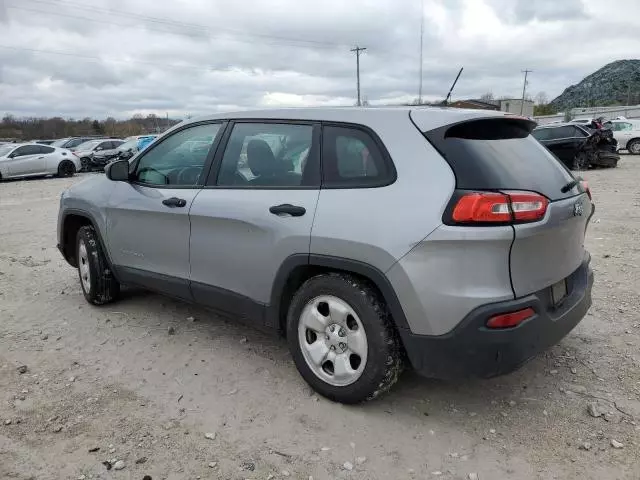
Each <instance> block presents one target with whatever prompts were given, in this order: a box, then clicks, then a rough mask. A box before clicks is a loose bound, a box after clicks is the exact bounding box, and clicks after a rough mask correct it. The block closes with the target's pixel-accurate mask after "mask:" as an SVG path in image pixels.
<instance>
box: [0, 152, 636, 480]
mask: <svg viewBox="0 0 640 480" xmlns="http://www.w3.org/2000/svg"><path fill="white" fill-rule="evenodd" d="M585 177H586V178H587V179H588V180H589V181H590V184H591V188H592V190H593V195H594V200H595V202H596V205H597V210H596V214H595V216H594V219H593V221H592V223H591V225H590V227H589V230H588V238H587V247H588V249H589V250H590V251H591V253H592V255H593V267H594V270H595V273H596V283H595V287H594V305H593V307H592V308H591V310H590V312H589V314H588V315H587V317H586V318H585V319H584V320H583V321H582V322H581V323H580V325H578V327H577V328H576V329H575V330H574V331H573V332H572V333H571V334H570V335H569V336H568V337H567V338H566V339H564V340H563V341H562V342H561V343H560V344H559V345H558V346H556V347H554V348H552V349H551V350H550V351H549V352H547V353H546V354H544V355H542V356H540V357H539V358H536V359H535V360H533V361H531V362H530V363H528V364H527V365H525V366H524V367H523V368H522V369H520V370H519V371H517V372H515V373H513V374H511V375H508V376H505V377H500V378H498V379H493V380H484V381H480V380H478V381H464V382H458V383H444V382H438V381H433V380H425V379H422V378H420V377H418V376H417V375H415V374H413V373H411V372H407V373H405V374H404V375H403V377H402V378H401V380H400V381H399V383H398V384H397V385H396V387H395V388H394V389H393V390H392V392H390V393H389V394H387V395H385V396H384V397H382V398H381V399H379V400H376V401H373V402H370V403H368V404H366V405H361V406H356V407H347V406H343V405H338V404H334V403H331V402H329V401H327V400H325V399H323V398H318V397H317V396H316V395H314V394H313V392H311V391H310V389H309V388H308V387H307V386H306V384H305V383H304V382H303V381H302V379H301V377H300V376H299V375H298V373H297V371H296V370H295V367H294V366H293V363H292V361H291V360H290V357H289V353H288V351H287V348H286V345H285V342H284V341H283V340H281V339H278V338H274V337H269V336H267V335H264V334H262V333H258V332H256V331H254V330H250V329H248V328H245V327H242V326H240V325H237V324H234V323H233V322H228V321H224V320H222V319H220V318H218V317H216V316H215V315H214V314H212V313H210V312H208V311H206V310H202V309H199V308H197V307H194V306H191V305H187V304H184V303H180V302H177V301H174V300H171V299H167V298H163V297H160V296H157V295H154V294H151V293H145V292H141V291H130V292H128V293H127V294H126V295H125V298H124V299H123V300H121V301H120V302H119V303H116V304H112V305H109V306H106V307H102V308H97V307H92V306H90V305H88V304H87V303H86V302H85V301H84V298H83V297H82V294H81V291H80V285H79V281H78V278H77V274H76V272H75V271H74V270H73V269H72V268H71V267H69V266H68V265H67V264H66V263H65V262H64V261H63V260H62V258H61V256H60V254H59V253H58V251H57V250H56V247H55V243H56V217H57V210H58V198H59V195H60V192H61V191H62V189H64V188H65V187H67V186H69V185H70V184H72V183H74V182H77V181H80V180H81V176H76V177H74V178H72V179H42V180H28V181H16V182H6V183H2V184H0V478H2V479H5V478H11V479H38V480H40V479H43V480H44V479H67V478H69V479H89V478H94V479H97V478H101V479H110V478H113V479H142V478H143V477H144V476H145V475H149V476H151V478H152V479H154V480H157V479H196V478H202V479H214V478H224V479H244V478H249V479H268V478H274V479H280V478H287V477H288V478H292V479H304V480H308V479H309V478H311V477H313V478H314V479H316V480H317V479H333V478H349V479H391V478H393V479H396V478H397V479H401V478H416V479H417V478H420V479H423V478H442V479H467V478H471V479H473V478H479V479H482V480H487V479H500V478H510V479H531V478H535V479H556V478H557V479H574V478H579V479H623V478H624V479H636V480H637V479H638V478H640V426H637V425H640V395H639V394H640V369H639V368H638V366H639V359H640V353H639V352H638V347H639V346H640V315H639V311H640V310H639V308H638V307H639V293H640V267H639V265H640V208H639V207H640V190H639V189H638V183H639V182H638V180H639V179H640V157H635V158H634V157H631V156H624V157H623V159H622V160H621V162H620V165H619V167H618V168H617V169H613V170H595V171H590V172H587V173H586V175H585ZM550 248H553V246H550ZM190 317H193V319H190ZM169 327H173V328H174V329H175V334H173V335H169V334H168V329H169ZM21 365H24V366H26V368H27V370H26V372H24V373H20V372H21V370H19V369H18V367H20V366H21ZM590 405H591V413H593V414H596V415H599V414H601V413H602V416H597V417H594V416H592V415H591V414H590V413H589V406H590ZM594 409H595V410H596V411H594ZM206 434H212V435H207V436H208V437H210V438H207V437H206V436H205V435H206ZM617 442H620V443H617ZM620 444H622V448H616V447H620ZM613 445H615V446H616V447H614V446H613ZM97 449H99V450H97ZM116 461H121V462H118V463H116ZM103 462H109V463H103ZM109 467H113V468H111V469H108V468H109ZM120 467H123V468H122V469H120Z"/></svg>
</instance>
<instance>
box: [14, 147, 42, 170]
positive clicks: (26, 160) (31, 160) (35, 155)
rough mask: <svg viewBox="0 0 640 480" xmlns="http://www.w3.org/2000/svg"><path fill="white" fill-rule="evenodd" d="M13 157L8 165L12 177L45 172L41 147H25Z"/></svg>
mask: <svg viewBox="0 0 640 480" xmlns="http://www.w3.org/2000/svg"><path fill="white" fill-rule="evenodd" d="M11 155H12V158H10V159H9V161H8V164H7V168H8V170H9V175H10V176H19V175H32V174H37V173H42V172H43V171H44V164H45V159H44V155H43V154H42V153H41V152H40V146H39V145H23V146H21V147H18V148H16V149H15V150H14V151H13V153H12V154H11Z"/></svg>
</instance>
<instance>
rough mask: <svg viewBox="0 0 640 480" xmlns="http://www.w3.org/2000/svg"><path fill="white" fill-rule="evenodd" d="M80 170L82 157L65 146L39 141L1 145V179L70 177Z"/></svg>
mask: <svg viewBox="0 0 640 480" xmlns="http://www.w3.org/2000/svg"><path fill="white" fill-rule="evenodd" d="M78 170H80V159H78V158H76V157H74V156H73V154H72V153H71V152H70V151H69V150H66V149H64V148H57V147H50V146H49V145H40V144H37V143H22V144H16V143H8V144H5V145H0V180H4V179H7V178H22V177H34V176H40V175H57V176H58V177H70V176H72V175H73V174H74V173H76V172H77V171H78Z"/></svg>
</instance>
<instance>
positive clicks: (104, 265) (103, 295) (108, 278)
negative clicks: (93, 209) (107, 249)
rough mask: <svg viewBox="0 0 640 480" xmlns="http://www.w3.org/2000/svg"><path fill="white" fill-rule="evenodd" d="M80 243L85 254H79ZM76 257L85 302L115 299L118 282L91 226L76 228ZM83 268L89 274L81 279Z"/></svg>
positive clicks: (102, 302) (104, 302)
mask: <svg viewBox="0 0 640 480" xmlns="http://www.w3.org/2000/svg"><path fill="white" fill-rule="evenodd" d="M82 245H84V247H85V249H86V253H87V254H86V255H81V246H82ZM83 257H84V258H83ZM76 258H77V260H78V276H79V279H80V287H81V288H82V293H83V294H84V298H85V299H86V300H87V302H89V303H92V304H93V305H104V304H106V303H110V302H113V301H114V300H116V299H117V298H118V295H119V294H120V284H119V283H118V281H117V280H116V279H115V278H114V277H113V274H112V273H111V268H110V266H109V264H108V262H107V259H106V257H105V255H104V252H103V251H102V247H101V246H100V242H99V240H98V235H97V233H96V231H95V230H94V228H93V227H92V226H85V227H81V228H80V230H78V235H77V237H76ZM83 268H88V273H89V275H88V279H86V280H85V279H83ZM85 284H88V285H85Z"/></svg>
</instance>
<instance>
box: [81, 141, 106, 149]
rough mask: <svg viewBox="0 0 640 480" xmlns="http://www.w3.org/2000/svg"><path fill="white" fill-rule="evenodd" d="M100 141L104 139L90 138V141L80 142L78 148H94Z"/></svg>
mask: <svg viewBox="0 0 640 480" xmlns="http://www.w3.org/2000/svg"><path fill="white" fill-rule="evenodd" d="M100 142H102V140H89V141H88V142H84V143H81V144H79V145H78V146H77V147H76V150H93V148H95V147H96V146H98V144H99V143H100Z"/></svg>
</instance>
